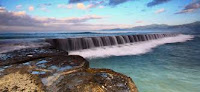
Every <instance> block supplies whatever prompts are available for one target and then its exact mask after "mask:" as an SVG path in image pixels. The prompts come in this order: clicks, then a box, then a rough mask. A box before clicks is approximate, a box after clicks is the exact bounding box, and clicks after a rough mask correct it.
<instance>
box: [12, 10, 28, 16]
mask: <svg viewBox="0 0 200 92" xmlns="http://www.w3.org/2000/svg"><path fill="white" fill-rule="evenodd" d="M13 15H15V16H25V15H26V11H18V12H13Z"/></svg>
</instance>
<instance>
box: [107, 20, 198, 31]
mask: <svg viewBox="0 0 200 92" xmlns="http://www.w3.org/2000/svg"><path fill="white" fill-rule="evenodd" d="M127 30H129V31H137V30H141V31H142V30H163V31H184V32H186V31H187V32H189V31H192V32H200V21H197V22H193V23H189V24H182V25H173V26H170V25H166V24H152V25H147V26H137V27H132V28H125V29H120V28H117V29H111V30H109V31H127ZM107 31H108V30H107Z"/></svg>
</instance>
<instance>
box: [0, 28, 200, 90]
mask: <svg viewBox="0 0 200 92" xmlns="http://www.w3.org/2000/svg"><path fill="white" fill-rule="evenodd" d="M147 33H148V34H151V33H160V32H126V31H122V32H116V31H114V32H113V31H112V32H110V31H103V32H102V31H101V32H76V33H2V34H0V37H1V38H0V53H3V52H7V51H12V50H15V49H21V48H30V47H40V46H45V45H47V43H45V42H44V39H45V38H69V37H88V36H105V35H130V34H147ZM91 53H93V54H91ZM69 54H76V55H77V54H78V55H81V56H83V57H85V58H86V59H88V60H89V61H90V66H91V67H93V68H109V69H113V70H114V71H117V72H120V73H123V74H125V75H127V76H129V77H131V78H132V79H133V80H134V82H135V83H136V85H137V87H138V89H139V91H140V92H200V89H199V86H200V77H199V76H200V71H199V70H200V67H199V66H200V57H199V55H200V34H197V33H195V34H180V35H178V36H175V37H167V38H162V39H157V40H152V41H144V42H137V43H134V44H124V45H119V46H107V47H102V48H93V49H88V50H81V51H71V52H69Z"/></svg>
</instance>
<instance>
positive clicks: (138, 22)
mask: <svg viewBox="0 0 200 92" xmlns="http://www.w3.org/2000/svg"><path fill="white" fill-rule="evenodd" d="M135 23H137V24H140V23H144V21H142V20H139V21H136V22H135Z"/></svg>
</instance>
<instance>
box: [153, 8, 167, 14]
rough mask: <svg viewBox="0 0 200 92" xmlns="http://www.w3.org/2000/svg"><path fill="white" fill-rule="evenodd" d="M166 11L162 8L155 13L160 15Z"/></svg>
mask: <svg viewBox="0 0 200 92" xmlns="http://www.w3.org/2000/svg"><path fill="white" fill-rule="evenodd" d="M165 11H166V10H165V9H164V8H161V9H158V10H156V11H155V13H156V14H159V13H163V12H165Z"/></svg>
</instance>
